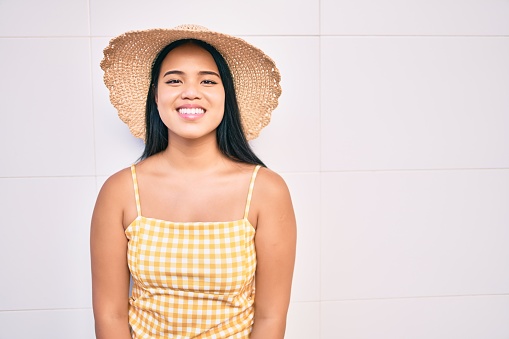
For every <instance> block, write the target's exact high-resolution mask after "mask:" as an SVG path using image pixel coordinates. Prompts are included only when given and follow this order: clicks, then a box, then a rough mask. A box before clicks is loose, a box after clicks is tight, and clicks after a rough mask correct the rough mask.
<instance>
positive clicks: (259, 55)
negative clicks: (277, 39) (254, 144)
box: [101, 25, 281, 140]
mask: <svg viewBox="0 0 509 339" xmlns="http://www.w3.org/2000/svg"><path fill="white" fill-rule="evenodd" d="M181 39H197V40H202V41H205V42H207V43H209V44H210V45H212V46H214V47H215V48H216V49H217V50H218V51H219V53H221V55H222V56H223V57H224V58H225V60H226V62H227V64H228V66H229V68H230V71H231V73H232V76H233V82H234V86H235V91H236V94H237V101H238V104H239V109H240V115H241V120H242V127H243V130H244V133H245V136H246V138H247V139H248V140H252V139H254V138H256V137H258V135H259V134H260V131H261V130H262V128H264V127H265V126H266V125H267V124H268V123H269V122H270V119H271V114H272V111H273V110H274V109H275V108H276V107H277V105H278V99H279V96H280V95H281V86H280V80H281V75H280V73H279V70H278V69H277V67H276V65H275V63H274V61H273V60H272V59H271V58H270V57H269V56H267V55H266V54H265V53H264V52H263V51H261V50H260V49H258V48H257V47H255V46H253V45H251V44H249V43H247V42H246V41H245V40H243V39H240V38H237V37H234V36H230V35H226V34H223V33H218V32H212V31H209V30H207V29H206V28H202V27H199V26H193V25H187V26H182V27H180V28H176V29H150V30H143V31H130V32H126V33H124V34H122V35H119V36H118V37H116V38H113V39H112V40H111V41H110V43H109V45H108V46H107V47H106V48H105V49H104V58H103V60H102V61H101V68H102V70H103V71H104V83H105V84H106V87H107V88H108V89H109V91H110V101H111V103H112V104H113V106H114V107H115V108H116V109H117V111H118V115H119V117H120V119H121V120H122V121H123V122H125V123H126V124H127V125H128V126H129V129H130V131H131V133H132V134H133V135H134V136H135V137H138V138H142V139H144V138H145V105H146V98H147V92H148V89H149V86H150V72H151V68H152V64H153V61H154V59H155V57H156V56H157V54H158V53H159V52H160V51H161V50H162V49H163V48H164V47H165V46H167V45H168V44H170V43H171V42H173V41H176V40H181Z"/></svg>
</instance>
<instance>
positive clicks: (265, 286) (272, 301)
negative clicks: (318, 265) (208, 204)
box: [251, 169, 297, 339]
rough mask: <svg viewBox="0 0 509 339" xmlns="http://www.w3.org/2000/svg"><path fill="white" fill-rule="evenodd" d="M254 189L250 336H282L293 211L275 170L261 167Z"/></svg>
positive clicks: (279, 338) (291, 265) (254, 338)
mask: <svg viewBox="0 0 509 339" xmlns="http://www.w3.org/2000/svg"><path fill="white" fill-rule="evenodd" d="M257 193H258V196H257V197H256V198H257V210H258V218H257V222H256V236H255V246H256V258H257V268H256V277H255V286H256V294H255V314H254V324H253V329H252V332H251V339H282V338H284V335H285V329H286V316H287V312H288V306H289V303H290V291H291V286H292V276H293V268H294V263H295V250H296V238H297V230H296V221H295V214H294V211H293V206H292V201H291V198H290V192H289V191H288V187H287V186H286V183H285V182H284V180H283V179H282V178H281V177H280V176H279V175H278V174H276V173H274V172H272V171H270V170H267V169H261V170H260V173H259V177H258V178H257V183H256V185H255V192H254V194H257ZM254 198H255V197H254Z"/></svg>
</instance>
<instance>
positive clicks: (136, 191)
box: [131, 165, 141, 217]
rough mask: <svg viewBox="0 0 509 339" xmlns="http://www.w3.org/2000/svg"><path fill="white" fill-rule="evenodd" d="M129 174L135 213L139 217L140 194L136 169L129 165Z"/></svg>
mask: <svg viewBox="0 0 509 339" xmlns="http://www.w3.org/2000/svg"><path fill="white" fill-rule="evenodd" d="M131 174H132V176H133V187H134V198H135V199H136V211H137V212H138V217H141V205H140V193H139V191H138V179H137V178H136V167H135V165H131Z"/></svg>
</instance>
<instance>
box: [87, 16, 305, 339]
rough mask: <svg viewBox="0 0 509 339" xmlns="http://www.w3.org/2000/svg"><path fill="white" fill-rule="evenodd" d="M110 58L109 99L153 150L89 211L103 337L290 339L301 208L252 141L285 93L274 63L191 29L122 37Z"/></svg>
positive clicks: (240, 43) (106, 62)
mask: <svg viewBox="0 0 509 339" xmlns="http://www.w3.org/2000/svg"><path fill="white" fill-rule="evenodd" d="M104 55H105V56H104V59H103V61H102V63H101V67H102V69H103V70H104V72H105V73H104V79H105V83H106V85H107V87H108V88H109V90H110V99H111V102H112V103H113V105H114V106H115V107H116V108H117V110H118V113H119V116H120V118H121V119H122V120H123V121H124V122H126V123H127V124H128V126H129V128H130V130H131V132H132V133H133V135H135V136H137V137H141V138H143V139H144V140H145V150H144V152H143V154H142V156H141V157H140V160H139V161H138V162H137V163H136V164H134V165H132V166H131V167H130V168H126V169H123V170H121V171H119V172H118V173H116V174H114V175H112V176H111V177H110V178H109V179H108V180H107V181H106V183H105V184H104V186H103V187H102V189H101V192H100V193H99V196H98V198H97V203H96V206H95V209H94V214H93V217H92V227H91V255H92V283H93V306H94V316H95V325H96V334H97V338H99V339H103V338H107V339H127V338H154V339H158V338H173V337H179V338H202V339H206V338H243V339H247V338H251V339H260V338H263V339H271V338H274V339H275V338H278V339H281V338H283V337H284V333H285V327H286V315H287V311H288V305H289V301H290V290H291V282H292V275H293V267H294V259H295V244H296V225H295V216H294V212H293V207H292V202H291V198H290V194H289V192H288V188H287V186H286V184H285V182H284V181H283V179H282V178H281V177H280V176H279V175H278V174H276V173H274V172H273V171H271V170H269V169H267V168H266V167H265V165H264V164H263V162H262V161H261V160H260V159H259V158H258V157H257V156H256V155H255V154H254V153H253V151H252V150H251V148H250V146H249V143H248V140H250V139H253V138H255V137H257V136H258V134H259V133H260V130H261V129H262V128H263V127H264V126H265V125H267V123H268V122H269V120H270V115H271V112H272V110H273V109H274V108H275V107H276V106H277V100H278V97H279V95H280V94H281V89H280V86H279V79H280V77H279V71H278V70H277V68H276V66H275V64H274V62H273V61H272V60H271V59H270V58H269V57H267V56H266V55H265V54H264V53H263V52H262V51H260V50H259V49H257V48H256V47H254V46H252V45H250V44H248V43H247V42H245V41H244V40H241V39H239V38H235V37H232V36H228V35H225V34H222V33H217V32H212V31H209V30H207V29H205V28H203V27H199V26H191V25H188V26H181V27H177V28H175V29H168V30H160V29H157V30H147V31H137V32H128V33H125V34H123V35H121V36H119V37H117V38H114V39H113V40H112V41H111V42H110V45H109V46H108V47H107V48H106V49H105V51H104ZM130 276H131V277H132V280H133V288H132V294H131V295H130V296H129V277H130ZM255 282H256V283H255ZM255 286H256V291H255Z"/></svg>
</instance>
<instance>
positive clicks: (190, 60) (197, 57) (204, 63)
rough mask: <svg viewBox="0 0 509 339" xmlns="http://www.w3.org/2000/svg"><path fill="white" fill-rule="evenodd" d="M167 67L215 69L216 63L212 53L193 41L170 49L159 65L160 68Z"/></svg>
mask: <svg viewBox="0 0 509 339" xmlns="http://www.w3.org/2000/svg"><path fill="white" fill-rule="evenodd" d="M168 68H179V69H180V68H190V69H195V68H196V69H199V70H205V69H207V70H213V71H217V65H216V62H215V61H214V58H213V57H212V55H211V54H210V53H209V52H208V51H207V50H206V49H204V48H203V47H201V46H198V45H196V44H193V43H187V44H184V45H182V46H178V47H176V48H174V49H173V50H171V51H170V52H169V53H168V54H167V55H166V57H165V58H164V60H163V63H162V65H161V70H163V69H168Z"/></svg>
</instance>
